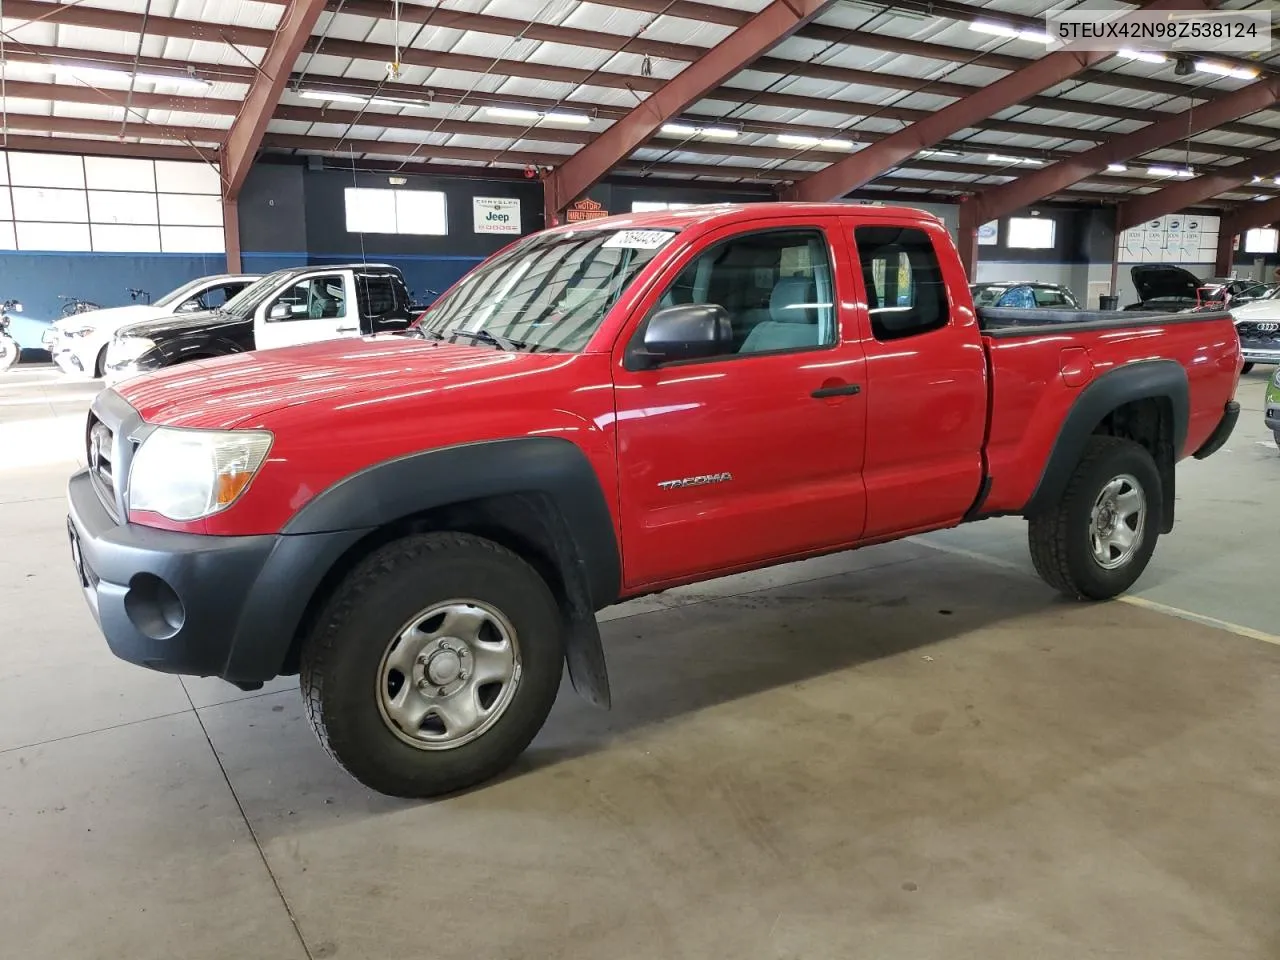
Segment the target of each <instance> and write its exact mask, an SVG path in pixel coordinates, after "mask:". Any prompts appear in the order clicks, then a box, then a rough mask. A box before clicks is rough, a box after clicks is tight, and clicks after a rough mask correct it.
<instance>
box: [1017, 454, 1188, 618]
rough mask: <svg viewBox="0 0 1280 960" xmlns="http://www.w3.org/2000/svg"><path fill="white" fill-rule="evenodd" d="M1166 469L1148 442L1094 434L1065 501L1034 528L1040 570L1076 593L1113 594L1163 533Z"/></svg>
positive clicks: (1090, 596)
mask: <svg viewBox="0 0 1280 960" xmlns="http://www.w3.org/2000/svg"><path fill="white" fill-rule="evenodd" d="M1162 497H1163V494H1162V489H1161V485H1160V473H1159V471H1158V470H1157V469H1156V464H1155V460H1153V459H1152V457H1151V454H1150V453H1149V452H1148V451H1147V449H1146V448H1145V447H1143V446H1141V445H1140V444H1138V443H1135V442H1134V441H1132V440H1126V439H1124V438H1122V437H1103V436H1096V437H1091V438H1090V440H1089V443H1088V445H1087V446H1086V447H1085V450H1084V454H1083V456H1081V458H1080V462H1079V463H1078V464H1076V469H1075V472H1074V473H1072V475H1071V480H1070V481H1069V482H1068V483H1067V489H1066V491H1065V492H1064V493H1063V495H1062V499H1061V500H1060V501H1059V502H1058V504H1057V505H1056V506H1055V507H1054V508H1053V509H1051V510H1049V511H1048V512H1046V513H1043V514H1040V515H1038V516H1035V517H1032V518H1031V521H1030V524H1029V528H1028V540H1029V542H1030V546H1031V560H1032V562H1033V563H1034V564H1035V568H1036V572H1037V573H1038V574H1040V577H1041V578H1042V579H1043V580H1044V581H1045V583H1047V584H1049V586H1051V587H1053V588H1054V589H1056V590H1058V591H1060V592H1061V593H1063V594H1065V595H1066V596H1068V597H1072V598H1074V599H1078V600H1109V599H1111V598H1112V597H1115V596H1117V595H1119V594H1121V593H1124V591H1125V590H1127V589H1129V587H1131V586H1132V585H1133V583H1134V581H1135V580H1137V579H1138V577H1139V576H1141V575H1142V571H1143V570H1144V569H1146V566H1147V563H1148V561H1150V559H1151V554H1152V552H1153V551H1154V550H1155V547H1156V540H1157V539H1158V538H1159V536H1160V517H1161V516H1162V514H1163V499H1162Z"/></svg>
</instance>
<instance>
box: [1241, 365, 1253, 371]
mask: <svg viewBox="0 0 1280 960" xmlns="http://www.w3.org/2000/svg"><path fill="white" fill-rule="evenodd" d="M1252 369H1253V364H1252V363H1246V364H1245V365H1244V366H1243V367H1241V368H1240V372H1241V373H1248V372H1249V371H1250V370H1252Z"/></svg>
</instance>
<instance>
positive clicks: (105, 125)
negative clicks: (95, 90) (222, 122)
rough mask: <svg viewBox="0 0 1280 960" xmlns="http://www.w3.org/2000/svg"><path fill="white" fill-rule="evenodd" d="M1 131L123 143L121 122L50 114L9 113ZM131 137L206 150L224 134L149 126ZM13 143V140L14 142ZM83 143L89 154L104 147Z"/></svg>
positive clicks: (138, 128)
mask: <svg viewBox="0 0 1280 960" xmlns="http://www.w3.org/2000/svg"><path fill="white" fill-rule="evenodd" d="M0 130H3V131H5V132H13V131H15V130H16V131H19V132H21V133H64V134H71V135H73V136H88V137H102V138H104V139H106V140H108V141H112V142H116V141H119V139H120V121H119V120H90V119H87V118H84V117H50V116H48V115H46V114H26V113H14V112H12V111H9V112H7V113H6V115H5V126H4V127H3V128H0ZM129 136H130V137H144V138H146V139H148V140H178V141H180V142H183V143H194V144H204V145H206V146H205V147H201V148H200V150H204V149H207V146H209V145H217V144H220V143H222V138H223V131H221V130H218V129H215V128H213V127H174V126H169V125H166V124H158V123H148V124H143V125H138V126H136V127H135V128H133V129H131V130H130V131H129ZM12 139H13V138H12V137H10V140H12ZM80 142H81V145H82V146H83V148H84V149H85V150H88V149H89V148H90V147H91V146H92V147H93V148H95V149H96V148H97V147H98V146H99V145H100V141H97V140H82V141H80ZM200 150H197V149H195V148H191V149H189V150H188V151H187V153H188V156H190V155H191V154H193V153H199V152H200Z"/></svg>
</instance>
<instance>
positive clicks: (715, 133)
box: [662, 123, 738, 140]
mask: <svg viewBox="0 0 1280 960" xmlns="http://www.w3.org/2000/svg"><path fill="white" fill-rule="evenodd" d="M662 132H663V133H665V134H668V135H669V136H673V137H716V138H718V139H720V140H732V139H734V138H735V137H736V136H737V135H738V131H737V130H735V129H733V128H732V127H699V126H697V125H695V124H692V123H664V124H663V125H662Z"/></svg>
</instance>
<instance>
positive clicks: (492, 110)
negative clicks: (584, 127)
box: [484, 107, 591, 124]
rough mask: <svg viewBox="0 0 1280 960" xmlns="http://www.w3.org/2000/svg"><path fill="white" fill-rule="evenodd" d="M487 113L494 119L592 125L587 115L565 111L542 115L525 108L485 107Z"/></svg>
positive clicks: (548, 112)
mask: <svg viewBox="0 0 1280 960" xmlns="http://www.w3.org/2000/svg"><path fill="white" fill-rule="evenodd" d="M484 109H485V113H487V114H489V115H490V116H493V117H506V118H507V119H509V120H527V121H528V122H529V123H584V124H585V123H590V122H591V118H590V117H589V116H587V115H586V114H585V113H566V112H565V111H563V110H549V111H547V112H546V113H542V112H540V111H538V110H529V109H527V108H525V107H485V108H484Z"/></svg>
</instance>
